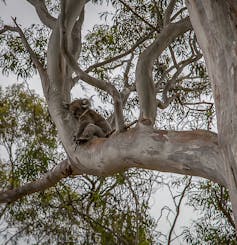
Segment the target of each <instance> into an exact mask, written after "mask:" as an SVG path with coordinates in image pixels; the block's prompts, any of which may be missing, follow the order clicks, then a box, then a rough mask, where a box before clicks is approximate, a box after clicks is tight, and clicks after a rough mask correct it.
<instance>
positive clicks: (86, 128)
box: [68, 99, 111, 144]
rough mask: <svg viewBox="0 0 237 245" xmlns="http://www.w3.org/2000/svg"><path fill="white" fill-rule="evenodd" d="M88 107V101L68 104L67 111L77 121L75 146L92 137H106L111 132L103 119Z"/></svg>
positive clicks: (77, 100)
mask: <svg viewBox="0 0 237 245" xmlns="http://www.w3.org/2000/svg"><path fill="white" fill-rule="evenodd" d="M90 107H91V104H90V101H89V100H88V99H76V100H74V101H73V102H72V103H71V104H69V107H68V108H69V111H70V112H71V113H72V115H73V116H74V117H75V118H76V119H77V121H78V129H77V133H76V135H75V142H76V144H81V143H85V142H87V141H89V140H91V139H92V138H93V137H94V136H97V137H106V136H107V135H108V134H109V133H110V132H111V127H110V125H109V124H108V122H107V121H106V120H105V118H103V117H102V116H101V115H100V114H99V113H97V112H96V111H94V110H92V109H91V108H90Z"/></svg>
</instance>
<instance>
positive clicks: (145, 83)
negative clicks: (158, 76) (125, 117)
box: [136, 18, 192, 124]
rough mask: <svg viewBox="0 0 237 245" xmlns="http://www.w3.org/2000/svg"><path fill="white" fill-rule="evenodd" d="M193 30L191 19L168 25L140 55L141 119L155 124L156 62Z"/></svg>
mask: <svg viewBox="0 0 237 245" xmlns="http://www.w3.org/2000/svg"><path fill="white" fill-rule="evenodd" d="M191 28H192V26H191V23H190V20H189V18H185V19H182V20H180V21H179V22H176V23H170V24H169V25H167V26H166V27H165V28H164V29H163V30H162V32H161V33H160V35H159V36H158V38H157V39H156V40H155V41H154V42H153V43H152V44H151V45H150V46H148V47H147V48H146V49H145V50H144V51H143V53H142V54H141V55H140V57H139V59H138V63H137V68H136V88H137V92H138V96H139V101H140V105H141V113H140V117H141V118H145V119H149V120H150V121H151V123H152V124H154V122H155V118H156V110H157V102H156V91H155V86H154V82H153V78H152V69H153V64H154V61H155V60H156V59H157V58H158V57H159V56H160V54H161V53H162V52H163V51H164V50H165V49H166V47H167V46H169V45H170V43H171V42H172V41H173V40H174V39H175V38H176V37H177V36H178V35H181V34H183V33H185V32H186V31H188V30H190V29H191Z"/></svg>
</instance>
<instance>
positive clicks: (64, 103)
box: [62, 102, 70, 110]
mask: <svg viewBox="0 0 237 245" xmlns="http://www.w3.org/2000/svg"><path fill="white" fill-rule="evenodd" d="M62 104H63V108H64V109H66V110H69V105H70V104H69V103H66V102H63V103H62Z"/></svg>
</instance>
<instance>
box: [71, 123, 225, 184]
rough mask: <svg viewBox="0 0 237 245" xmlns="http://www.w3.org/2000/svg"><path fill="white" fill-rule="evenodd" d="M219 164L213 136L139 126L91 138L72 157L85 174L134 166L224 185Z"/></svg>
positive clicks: (104, 172)
mask: <svg viewBox="0 0 237 245" xmlns="http://www.w3.org/2000/svg"><path fill="white" fill-rule="evenodd" d="M98 163H99V164H98ZM222 163H223V159H222V156H221V153H220V151H219V146H218V142H217V135H216V134H214V133H211V132H208V131H204V130H200V131H199V130H197V131H184V132H177V131H163V130H154V129H152V128H151V127H149V126H144V125H143V124H139V125H138V126H137V127H135V128H131V129H130V130H128V131H126V132H124V133H120V134H119V135H112V136H110V138H108V139H102V138H98V139H94V140H92V141H91V142H90V143H88V144H86V145H82V146H81V147H80V148H78V149H77V151H76V152H74V156H73V164H76V165H77V164H80V165H82V166H86V168H87V171H86V172H87V173H88V174H94V175H100V176H101V175H102V176H106V175H110V174H114V173H117V172H120V171H123V170H125V169H128V168H132V167H137V168H144V169H152V170H158V171H162V172H173V173H179V174H185V175H192V176H200V177H204V178H208V179H211V180H212V181H214V182H218V183H220V184H221V185H223V186H225V185H226V181H225V176H224V173H223V165H222Z"/></svg>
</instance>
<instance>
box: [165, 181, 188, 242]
mask: <svg viewBox="0 0 237 245" xmlns="http://www.w3.org/2000/svg"><path fill="white" fill-rule="evenodd" d="M191 181H192V177H189V179H188V183H187V184H186V185H185V187H184V189H183V191H182V193H181V196H180V199H179V202H178V204H176V202H175V200H174V199H173V200H174V203H175V208H176V214H175V217H174V221H173V223H172V226H171V228H170V231H169V235H168V243H167V244H169V245H170V244H171V242H172V240H171V236H172V233H173V231H174V227H175V225H176V222H177V219H178V217H179V213H180V207H181V204H182V201H183V199H184V197H185V193H186V191H187V190H188V188H189V186H190V185H191Z"/></svg>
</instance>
